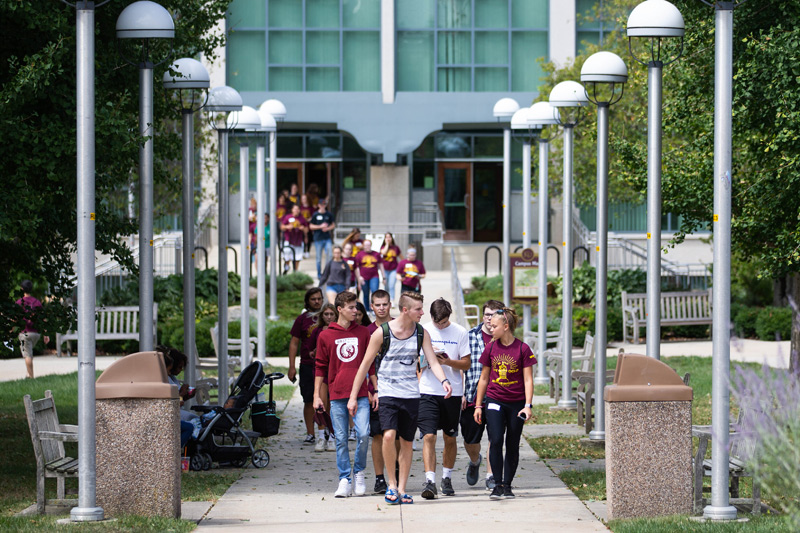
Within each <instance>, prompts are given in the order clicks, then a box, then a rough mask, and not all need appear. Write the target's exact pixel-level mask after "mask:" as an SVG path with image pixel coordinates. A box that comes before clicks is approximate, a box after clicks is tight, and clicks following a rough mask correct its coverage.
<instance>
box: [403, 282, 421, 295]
mask: <svg viewBox="0 0 800 533" xmlns="http://www.w3.org/2000/svg"><path fill="white" fill-rule="evenodd" d="M421 288H422V287H421V286H419V285H418V286H416V287H411V286H409V285H403V284H402V283H401V284H400V293H404V292H416V293H419V292H422V291H421Z"/></svg>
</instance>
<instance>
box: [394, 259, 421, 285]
mask: <svg viewBox="0 0 800 533" xmlns="http://www.w3.org/2000/svg"><path fill="white" fill-rule="evenodd" d="M424 273H425V266H423V264H422V261H419V260H414V261H409V260H408V259H403V260H402V261H400V263H398V265H397V277H399V278H400V283H402V284H403V285H405V286H407V287H411V288H412V289H416V288H417V287H419V275H420V274H424Z"/></svg>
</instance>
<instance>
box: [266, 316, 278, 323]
mask: <svg viewBox="0 0 800 533" xmlns="http://www.w3.org/2000/svg"><path fill="white" fill-rule="evenodd" d="M267 318H268V319H269V320H272V321H273V322H275V321H276V320H278V318H279V317H278V315H269V316H268V317H267Z"/></svg>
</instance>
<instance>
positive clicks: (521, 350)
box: [475, 307, 536, 500]
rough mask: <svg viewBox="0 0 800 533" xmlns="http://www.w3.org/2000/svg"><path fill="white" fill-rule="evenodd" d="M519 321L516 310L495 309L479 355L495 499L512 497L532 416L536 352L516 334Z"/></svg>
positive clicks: (479, 400)
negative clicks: (526, 426) (488, 338)
mask: <svg viewBox="0 0 800 533" xmlns="http://www.w3.org/2000/svg"><path fill="white" fill-rule="evenodd" d="M517 322H518V319H517V315H516V314H515V313H514V310H513V309H510V308H508V307H504V308H503V309H500V310H498V311H495V313H494V316H493V317H492V322H491V327H490V329H491V331H492V340H491V341H490V342H489V343H488V344H487V345H486V348H484V350H483V354H482V355H481V358H480V363H481V364H482V365H483V370H482V371H481V377H480V381H478V392H477V394H476V396H475V422H477V423H478V424H480V423H481V422H482V421H483V419H484V417H485V419H486V431H487V433H488V434H489V463H490V464H491V465H492V472H493V473H494V477H495V479H496V480H497V484H496V485H495V488H494V490H492V494H491V495H490V496H489V497H490V498H491V499H493V500H499V499H501V498H513V497H514V493H513V492H512V491H511V481H512V480H513V479H514V475H515V474H516V473H517V465H518V464H519V441H520V437H521V436H522V426H523V424H525V420H527V419H529V418H530V417H531V407H532V405H531V402H533V365H535V364H536V357H535V356H534V355H533V352H532V351H531V348H530V346H528V345H527V344H525V343H524V342H522V341H521V340H519V339H517V338H515V337H514V330H515V329H516V327H517ZM484 399H485V400H486V402H485V404H484ZM504 440H505V445H506V450H505V458H504V457H503V441H504Z"/></svg>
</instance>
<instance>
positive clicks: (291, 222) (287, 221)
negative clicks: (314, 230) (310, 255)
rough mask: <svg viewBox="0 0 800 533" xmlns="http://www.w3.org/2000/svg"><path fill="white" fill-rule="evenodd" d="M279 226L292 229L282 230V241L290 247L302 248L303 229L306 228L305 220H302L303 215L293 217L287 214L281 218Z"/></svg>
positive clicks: (303, 239)
mask: <svg viewBox="0 0 800 533" xmlns="http://www.w3.org/2000/svg"><path fill="white" fill-rule="evenodd" d="M281 224H283V225H284V226H291V227H292V229H288V230H284V232H283V240H284V241H286V242H288V243H289V244H291V245H292V246H302V245H303V242H304V241H305V238H304V236H305V233H303V227H304V226H308V222H307V221H306V219H305V218H303V215H298V216H294V215H292V214H288V215H286V216H285V217H283V220H281Z"/></svg>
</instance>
